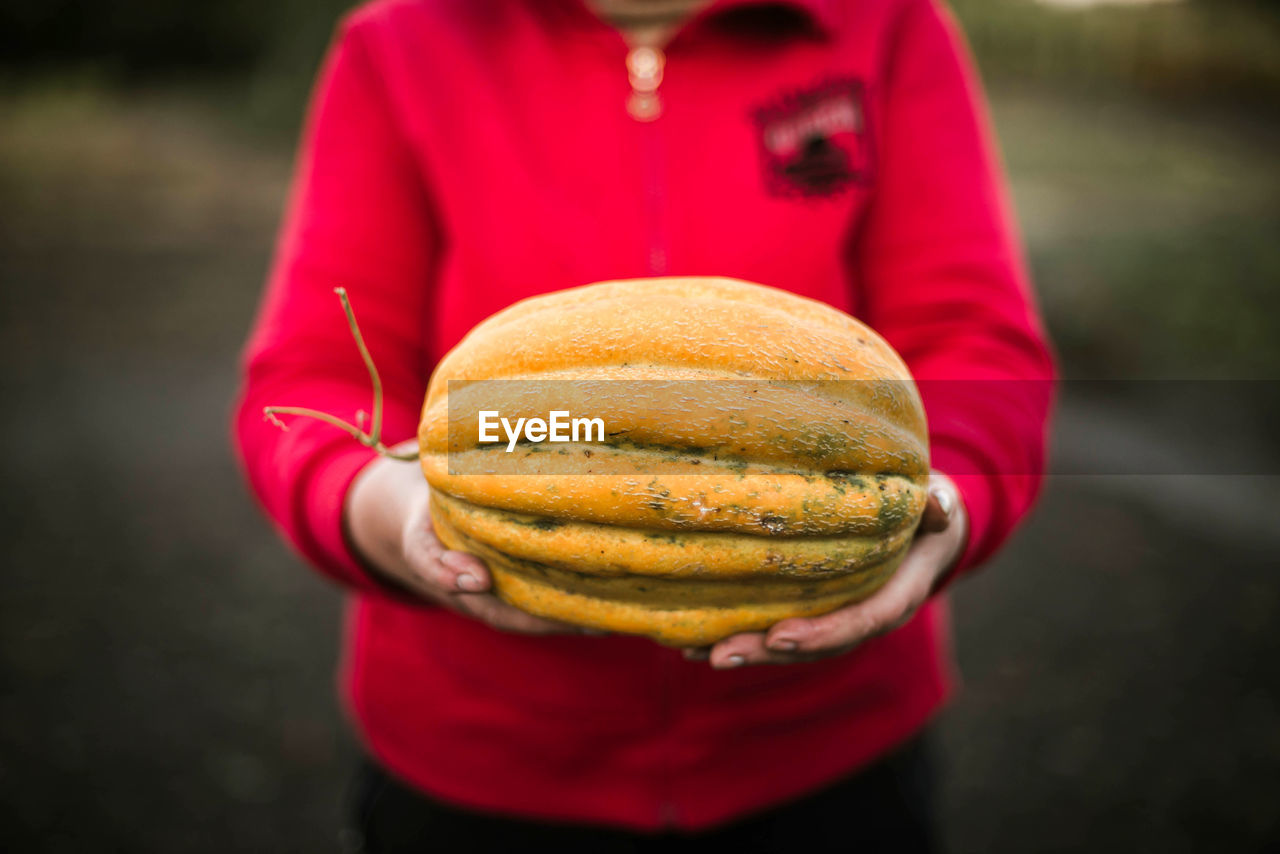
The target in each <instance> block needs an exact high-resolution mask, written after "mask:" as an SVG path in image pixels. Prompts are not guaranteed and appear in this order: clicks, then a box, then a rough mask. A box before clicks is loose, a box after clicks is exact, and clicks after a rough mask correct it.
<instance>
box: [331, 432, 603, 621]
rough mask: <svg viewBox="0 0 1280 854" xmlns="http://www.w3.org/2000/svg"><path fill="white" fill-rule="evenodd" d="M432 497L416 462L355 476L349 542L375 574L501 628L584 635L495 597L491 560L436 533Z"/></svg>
mask: <svg viewBox="0 0 1280 854" xmlns="http://www.w3.org/2000/svg"><path fill="white" fill-rule="evenodd" d="M408 447H410V448H412V447H413V444H412V443H409V445H408ZM393 450H394V449H393ZM429 497H430V488H429V487H428V486H427V483H426V481H425V480H424V479H423V477H422V472H421V470H420V469H419V468H418V466H416V465H413V464H409V463H404V462H401V461H398V460H392V459H386V458H380V459H377V460H375V461H373V462H372V463H370V464H369V465H368V466H366V467H365V468H364V469H363V470H362V471H361V472H360V474H359V475H358V476H357V477H356V480H355V482H354V483H353V484H352V486H351V489H350V490H349V491H348V493H347V499H346V504H345V506H344V509H343V521H344V523H345V526H346V532H347V539H348V541H349V542H350V544H351V546H352V548H353V549H354V550H355V552H356V553H357V555H359V556H360V557H361V559H362V561H363V563H364V564H365V566H366V567H368V568H369V569H370V571H371V572H372V573H373V574H375V575H376V576H377V577H378V578H380V579H381V580H383V581H385V582H387V583H388V584H389V585H391V586H393V587H394V588H396V589H398V590H399V591H401V592H406V593H409V594H411V595H415V596H418V597H420V598H422V599H425V600H427V601H429V602H432V603H434V604H436V605H440V606H442V607H445V608H450V609H452V610H454V611H458V612H459V613H462V614H466V615H468V616H471V617H474V618H476V619H478V620H481V621H483V622H485V623H487V624H489V625H490V626H492V627H493V628H495V629H499V630H501V631H507V632H519V633H522V634H566V633H567V634H584V633H585V632H584V630H582V629H580V628H578V627H576V626H571V625H568V624H567V623H560V622H556V621H553V620H544V619H541V618H539V617H535V616H533V615H531V614H526V613H525V612H524V611H520V610H517V609H516V608H513V607H511V606H510V605H508V604H506V603H505V602H503V601H501V600H500V599H498V597H497V596H495V595H493V593H492V578H491V576H490V574H489V570H488V568H487V567H486V566H485V565H484V562H483V561H481V560H480V559H479V558H477V557H475V556H474V555H471V554H467V553H466V552H459V551H449V550H448V549H446V548H445V547H444V546H443V545H442V544H441V542H440V540H439V539H438V538H437V537H436V534H435V531H434V530H433V529H432V526H431V514H430V510H429V502H430V498H429ZM591 633H592V634H599V633H598V632H591Z"/></svg>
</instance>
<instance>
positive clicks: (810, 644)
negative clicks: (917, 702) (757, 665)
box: [764, 537, 937, 654]
mask: <svg viewBox="0 0 1280 854" xmlns="http://www.w3.org/2000/svg"><path fill="white" fill-rule="evenodd" d="M932 539H933V538H931V537H930V538H925V539H924V540H922V541H920V542H918V543H917V545H915V546H912V549H911V551H909V552H908V553H907V557H906V558H904V559H903V561H902V565H901V566H899V567H898V570H897V572H895V573H894V576H893V578H892V579H890V581H889V583H888V584H886V585H885V586H884V587H882V588H880V590H878V591H877V592H876V593H874V594H873V595H872V596H871V597H870V598H869V599H865V600H863V601H862V602H855V603H854V604H852V605H846V606H845V607H843V608H840V609H838V610H835V611H832V612H831V613H829V614H823V615H821V616H819V617H795V618H792V619H789V620H783V621H781V622H780V623H778V624H777V625H775V626H773V627H772V628H771V629H769V631H768V633H767V635H766V637H765V642H764V645H765V646H766V648H768V649H769V650H771V651H772V652H775V653H784V654H797V653H799V654H817V653H824V652H827V653H830V652H831V651H834V650H847V649H852V648H853V647H854V646H857V645H858V644H860V643H862V642H864V641H866V640H867V639H869V638H872V637H875V636H876V635H880V634H884V633H885V632H888V631H891V630H892V629H895V628H897V627H898V626H900V625H902V624H903V623H905V622H906V621H907V620H908V619H910V618H911V615H912V614H913V613H915V611H916V609H917V608H919V607H920V604H921V603H922V602H924V600H925V599H926V598H927V597H928V595H929V589H930V585H931V584H932V581H933V578H934V576H935V574H936V573H935V571H934V564H935V563H936V561H937V556H936V555H935V554H933V552H934V551H936V549H934V548H933V546H932V543H931V542H930V541H931V540H932Z"/></svg>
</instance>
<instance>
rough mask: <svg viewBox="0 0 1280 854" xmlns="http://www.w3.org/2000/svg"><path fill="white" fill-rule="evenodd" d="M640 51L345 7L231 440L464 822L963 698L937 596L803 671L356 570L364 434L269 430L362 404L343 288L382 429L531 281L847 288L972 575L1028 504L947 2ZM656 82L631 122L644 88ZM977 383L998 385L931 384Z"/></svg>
mask: <svg viewBox="0 0 1280 854" xmlns="http://www.w3.org/2000/svg"><path fill="white" fill-rule="evenodd" d="M627 53H628V51H627V47H626V45H625V43H624V41H623V39H622V38H621V36H620V35H619V34H618V32H616V31H615V30H612V29H610V28H609V27H608V26H607V25H605V24H604V23H602V22H601V21H600V20H599V19H597V18H596V17H594V16H593V15H592V14H591V13H590V12H589V11H588V10H587V9H586V7H585V6H583V5H582V4H581V2H580V0H555V1H554V2H553V0H539V1H538V2H532V0H531V2H514V0H508V1H507V2H503V1H502V0H470V2H444V0H439V2H428V0H384V2H376V3H373V4H371V5H368V6H365V7H363V8H361V9H359V10H358V11H356V12H355V13H353V14H352V15H351V16H350V17H349V18H348V19H347V20H346V21H345V23H344V25H343V26H342V27H341V28H340V30H339V33H338V35H337V37H336V39H335V41H334V44H333V46H332V48H331V51H330V53H329V56H328V59H327V61H326V64H325V66H324V69H323V73H322V75H321V77H320V80H319V83H318V85H317V88H316V91H315V95H314V102H313V104H312V108H311V111H310V115H309V120H308V123H307V126H306V131H305V137H304V139H303V143H302V148H301V153H300V156H299V161H298V171H297V176H296V181H295V186H294V191H293V194H292V198H291V201H290V204H289V207H288V211H287V215H286V217H285V222H284V226H283V230H282V235H281V238H280V243H279V248H278V254H277V258H276V262H275V265H274V270H273V273H272V276H271V280H270V284H269V287H268V289H267V292H266V296H265V298H264V300H263V303H262V306H261V309H260V314H259V316H258V319H257V322H256V326H255V328H254V330H253V333H252V337H251V339H250V341H249V343H248V346H247V349H246V352H245V358H244V387H243V391H242V395H241V398H240V402H239V406H238V409H237V413H236V421H235V435H236V439H237V442H238V447H239V450H240V453H241V456H242V459H243V465H244V468H245V471H246V472H247V475H248V478H249V480H250V481H251V483H252V485H253V487H254V490H255V492H256V494H257V496H258V498H259V499H260V500H261V502H262V504H263V505H264V507H265V508H266V510H267V512H268V513H269V514H270V516H271V517H272V519H274V520H275V522H276V523H277V524H278V525H279V527H280V528H281V529H282V530H283V532H284V533H285V535H286V536H287V537H288V538H289V540H290V541H291V542H292V543H293V544H294V546H296V548H297V549H298V550H299V551H300V552H301V553H302V554H303V555H305V556H306V557H307V558H308V560H309V561H310V562H311V563H313V564H314V565H315V566H317V567H318V568H319V569H320V570H322V571H323V572H325V573H327V574H328V575H330V576H332V577H333V578H335V579H337V580H338V581H340V582H341V583H343V584H345V585H347V586H349V588H350V589H351V591H352V593H353V594H354V603H355V607H354V619H353V620H352V621H351V622H350V626H349V638H348V642H349V649H348V656H347V663H346V667H345V668H344V673H345V679H344V681H345V686H346V690H347V691H348V692H349V697H350V700H351V704H352V709H353V712H354V716H355V719H356V721H357V723H358V726H359V728H360V730H361V733H362V736H363V738H364V740H365V742H366V745H367V747H368V748H369V750H371V751H372V752H373V754H374V755H375V756H377V757H378V758H379V759H380V760H381V761H382V762H383V763H385V764H386V765H387V766H388V767H389V768H391V769H392V770H393V771H394V772H396V773H397V774H399V775H400V776H402V777H403V778H405V779H406V780H408V781H410V782H412V783H414V784H416V785H418V786H420V787H421V788H422V789H424V790H426V791H428V792H431V793H433V794H435V795H436V796H438V797H441V798H445V799H448V800H451V801H453V802H456V803H458V804H462V805H467V806H470V807H474V808H483V809H492V810H499V811H503V812H506V813H511V814H521V815H527V816H536V817H542V818H547V819H565V820H576V821H591V822H605V823H613V824H619V825H625V826H631V827H635V828H656V827H661V826H672V825H674V826H679V827H685V828H700V827H705V826H708V825H711V824H714V823H717V822H720V821H723V820H726V819H730V818H732V817H735V816H737V815H740V814H741V813H743V812H745V811H747V810H750V809H753V808H757V807H761V806H765V805H769V804H773V803H777V802H779V801H782V800H784V799H787V798H790V797H793V796H797V795H800V794H802V793H804V792H806V791H807V790H810V789H813V788H815V787H818V786H820V785H822V784H824V783H826V782H828V781H831V780H833V779H834V778H836V777H838V776H840V775H843V774H845V773H848V772H850V771H853V770H855V769H856V768H858V767H859V766H861V765H863V764H865V763H867V762H869V761H871V760H873V759H875V758H877V757H878V756H880V755H882V754H884V753H885V752H886V751H888V750H889V749H891V748H892V747H893V746H895V745H896V744H897V743H899V742H900V741H902V740H903V739H905V738H907V737H908V736H910V735H911V734H912V733H913V732H915V731H916V730H918V729H919V728H920V727H921V726H922V725H923V724H924V723H925V721H926V720H927V719H928V718H929V717H930V716H931V715H932V714H933V713H934V711H935V710H936V709H937V708H938V707H939V705H940V704H941V703H942V702H943V700H944V699H945V697H946V695H947V693H948V690H949V688H950V685H951V672H950V664H949V647H948V645H949V640H948V631H947V626H946V619H945V603H944V602H943V601H942V600H941V598H940V597H935V598H934V599H933V600H932V601H931V602H930V603H929V604H928V605H926V607H924V608H923V609H922V610H921V611H920V612H919V613H918V614H917V616H916V617H915V618H914V619H912V620H911V621H910V622H909V623H908V624H907V625H905V626H903V627H902V628H900V629H898V630H897V631H895V632H892V633H890V634H888V635H886V636H883V637H880V638H878V639H876V640H873V641H871V642H869V643H867V644H865V645H864V646H863V647H861V648H860V649H858V650H856V651H855V652H853V653H852V654H849V655H845V656H843V657H840V658H836V659H833V660H828V661H822V662H814V663H806V664H798V665H793V666H787V667H764V668H746V669H742V670H736V671H732V670H731V671H724V672H713V671H712V670H710V669H709V668H708V667H707V665H706V664H703V663H695V662H686V661H684V660H683V659H682V658H681V657H680V655H679V653H677V652H675V651H673V650H670V649H665V648H662V647H660V646H657V645H656V644H653V643H651V642H649V641H647V640H644V639H639V638H633V637H604V638H593V637H577V636H573V637H569V636H562V637H539V638H534V637H524V636H514V635H507V634H502V633H499V632H496V631H493V630H491V629H490V628H488V627H487V626H485V625H483V624H481V623H479V622H476V621H474V620H471V619H469V618H466V617H463V616H460V615H458V614H455V613H452V612H450V611H446V610H443V609H440V608H435V607H431V606H427V605H420V604H413V603H407V602H405V601H404V600H402V599H398V598H396V597H395V596H394V595H391V594H388V593H386V592H385V591H384V590H383V588H381V587H380V585H379V584H378V582H377V581H375V580H374V579H372V578H370V577H368V576H366V574H365V573H364V572H363V571H362V569H361V567H360V565H359V564H358V562H357V561H356V559H355V558H354V556H353V555H352V553H351V551H350V549H349V546H348V545H347V543H346V542H345V541H344V538H343V534H342V529H341V524H340V515H341V508H342V504H343V498H344V495H345V493H346V491H347V489H348V486H349V485H350V483H351V481H352V479H353V477H354V476H355V475H356V473H357V472H358V471H359V469H360V468H361V467H362V466H364V465H365V464H366V463H368V462H369V461H370V456H371V452H370V451H368V450H367V449H365V448H363V447H361V446H359V445H357V444H356V443H355V442H353V441H352V440H351V439H350V438H349V437H347V436H346V435H345V434H343V433H341V432H339V431H338V430H336V429H334V428H332V427H329V426H326V425H324V424H321V423H318V422H309V421H306V420H296V419H295V420H294V421H293V422H292V423H291V428H290V430H289V431H288V432H283V431H281V430H279V429H277V428H276V427H274V426H272V425H270V424H268V423H266V422H264V420H263V418H262V407H263V406H264V405H269V404H274V405H282V404H291V405H302V406H310V407H314V408H319V409H323V410H327V411H329V412H332V413H334V414H336V415H339V416H341V417H343V418H346V419H351V418H353V417H354V413H355V412H356V411H357V410H359V409H368V407H369V401H370V387H369V382H368V378H367V376H366V374H365V371H364V368H363V366H362V364H361V362H360V360H359V358H358V356H357V354H356V350H355V348H354V346H353V344H352V341H351V338H350V336H349V334H348V331H347V328H346V325H345V322H344V320H343V317H342V314H341V311H340V309H339V307H338V305H337V302H336V300H335V297H334V296H333V288H334V287H335V286H337V285H342V286H345V287H346V288H347V289H348V291H349V292H350V295H351V300H352V302H353V304H354V306H355V309H356V311H357V313H358V316H359V318H360V323H361V326H362V329H363V331H364V335H365V337H366V339H367V340H368V343H369V347H370V349H371V350H372V353H373V357H374V359H375V360H376V362H377V364H378V366H379V368H380V369H381V371H382V375H383V379H384V382H385V386H386V391H387V410H386V434H385V435H386V438H387V440H388V442H394V441H398V440H402V439H406V438H409V437H411V436H413V435H414V434H415V427H416V423H417V418H418V414H419V407H420V405H421V401H422V398H423V393H424V390H425V388H426V384H427V379H428V376H429V375H430V373H431V369H432V367H433V365H434V364H435V363H436V362H437V360H438V359H439V358H440V357H441V356H442V355H443V354H444V353H445V352H446V351H447V350H448V349H449V348H450V347H451V346H453V345H454V344H455V343H456V342H457V341H458V340H459V339H460V338H461V337H462V335H463V334H465V333H466V332H467V330H469V329H470V328H471V327H472V326H474V325H475V324H476V323H477V322H478V321H480V320H482V319H484V318H485V317H487V316H488V315H490V314H492V313H493V312H495V311H497V310H498V309H501V308H503V307H504V306H506V305H508V304H510V303H511V302H513V301H515V300H518V299H520V298H523V297H527V296H530V295H533V294H538V293H543V292H546V291H552V290H558V289H561V288H567V287H571V286H575V285H581V284H586V283H589V282H595V281H599V280H603V279H617V278H628V277H636V276H650V275H662V274H672V275H685V274H688V275H727V276H734V277H738V278H742V279H748V280H751V281H757V282H762V283H765V284H769V285H774V286H776V287H781V288H785V289H787V290H791V291H794V292H796V293H799V294H803V295H806V296H809V297H813V298H816V299H819V300H823V301H825V302H828V303H830V304H832V305H834V306H837V307H838V308H841V309H843V310H845V311H847V312H850V313H852V314H854V315H855V316H858V317H860V318H862V319H863V320H864V321H866V322H867V323H869V324H870V325H871V326H873V327H874V328H876V329H877V330H878V331H879V332H880V333H881V334H883V335H884V337H885V338H887V339H888V340H889V342H890V343H892V344H893V345H894V347H896V348H897V349H898V351H899V352H900V353H901V354H902V356H903V357H904V358H905V359H906V361H907V363H908V365H909V366H910V367H911V369H912V371H913V372H914V374H915V375H916V377H917V378H918V379H920V380H921V381H922V393H923V396H924V399H925V405H926V409H927V413H928V417H929V421H930V434H931V442H932V448H933V464H934V466H935V467H936V468H938V469H940V470H942V471H946V472H948V473H951V474H953V475H957V476H958V477H957V480H958V481H959V484H960V488H961V491H962V494H963V497H964V500H965V503H966V505H967V507H968V512H969V518H970V524H971V526H972V533H971V538H970V542H969V545H968V547H967V550H966V552H965V555H964V558H963V561H962V564H961V567H960V569H961V571H963V570H964V569H967V568H970V567H973V566H974V565H976V564H978V563H980V562H981V561H983V560H984V559H986V558H987V557H988V556H990V555H991V554H992V552H993V551H994V550H995V549H996V548H997V547H998V546H999V545H1000V543H1001V542H1002V541H1003V540H1004V539H1005V537H1006V536H1007V535H1008V534H1009V532H1010V531H1011V530H1012V528H1013V527H1014V525H1015V524H1016V522H1017V521H1018V519H1019V518H1020V517H1021V516H1022V515H1023V514H1024V512H1025V511H1026V510H1027V508H1028V507H1029V506H1030V504H1031V502H1032V501H1033V499H1034V497H1035V493H1036V490H1037V487H1038V484H1039V478H1040V472H1041V469H1042V457H1043V450H1044V438H1045V437H1044V434H1045V425H1046V418H1047V409H1048V395H1047V393H1046V389H1047V386H1048V383H1047V382H1045V381H1047V380H1050V379H1051V378H1052V374H1053V369H1052V363H1051V360H1050V356H1049V354H1048V350H1047V348H1046V344H1045V339H1044V335H1043V333H1042V331H1041V326H1040V322H1039V320H1038V318H1037V316H1036V311H1035V308H1034V305H1033V301H1032V299H1031V296H1030V293H1029V290H1028V286H1027V282H1026V276H1025V273H1024V268H1023V265H1022V263H1021V261H1020V257H1019V252H1018V249H1017V248H1016V241H1015V238H1014V233H1013V228H1012V225H1011V223H1010V219H1009V216H1008V214H1007V212H1006V204H1005V201H1004V190H1003V187H1002V181H1001V177H1000V175H999V170H998V166H997V163H996V159H995V158H994V157H993V154H992V148H991V146H990V144H989V134H988V133H987V130H986V125H985V115H984V110H983V106H982V103H981V97H980V91H979V87H978V84H977V82H976V80H975V78H974V75H973V72H972V70H971V66H970V63H969V61H968V59H967V56H966V53H965V51H964V48H963V45H962V40H961V38H960V37H959V35H958V33H957V30H956V28H955V25H954V24H953V23H952V21H951V19H950V17H949V16H948V15H947V13H946V12H945V11H943V10H942V9H941V8H939V6H938V5H937V3H936V2H935V0H848V2H825V3H824V2H812V1H811V2H790V3H781V4H779V3H772V4H762V3H751V2H718V3H714V4H712V5H711V7H710V8H708V9H706V10H704V11H703V12H701V13H699V14H698V15H696V16H695V17H694V18H693V19H692V20H691V21H690V22H688V23H687V24H686V25H685V26H684V27H683V28H682V29H681V30H680V31H679V32H678V33H677V34H676V35H675V37H674V38H673V40H672V41H671V43H670V44H669V45H668V47H667V48H666V51H665V65H664V66H663V67H662V74H661V79H660V80H659V79H658V77H657V76H656V75H654V74H652V73H650V74H648V75H647V76H646V75H645V74H644V73H641V75H640V76H639V77H635V78H634V79H632V80H629V77H628V69H627V64H626V58H627ZM641 71H642V72H643V69H641ZM655 83H656V84H657V88H656V95H655V97H652V98H649V99H648V100H647V101H646V103H643V104H640V105H639V106H637V105H636V101H635V98H636V96H635V95H634V94H633V88H632V87H633V84H634V85H635V86H636V87H637V88H638V89H640V90H645V89H651V88H652V87H653V84H655ZM629 105H630V106H629ZM973 379H980V380H991V381H995V382H991V383H985V384H982V385H983V387H984V388H986V389H987V391H986V392H984V393H975V392H974V389H975V387H976V386H975V385H973V384H967V383H955V382H949V381H951V380H973ZM936 380H946V381H948V382H934V381H936ZM1006 381H1009V382H1006ZM1026 381H1030V382H1026Z"/></svg>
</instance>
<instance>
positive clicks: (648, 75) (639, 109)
mask: <svg viewBox="0 0 1280 854" xmlns="http://www.w3.org/2000/svg"><path fill="white" fill-rule="evenodd" d="M666 61H667V58H666V57H665V56H663V55H662V51H660V50H658V49H657V48H656V47H633V48H632V49H631V50H630V51H629V52H628V53H627V79H628V80H630V81H631V95H630V97H628V98H627V112H628V113H630V114H631V118H633V119H635V120H636V121H638V122H651V121H653V120H654V119H656V118H657V117H658V116H660V115H662V100H661V99H660V98H659V97H658V86H659V85H661V83H662V67H663V65H665V64H666Z"/></svg>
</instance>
